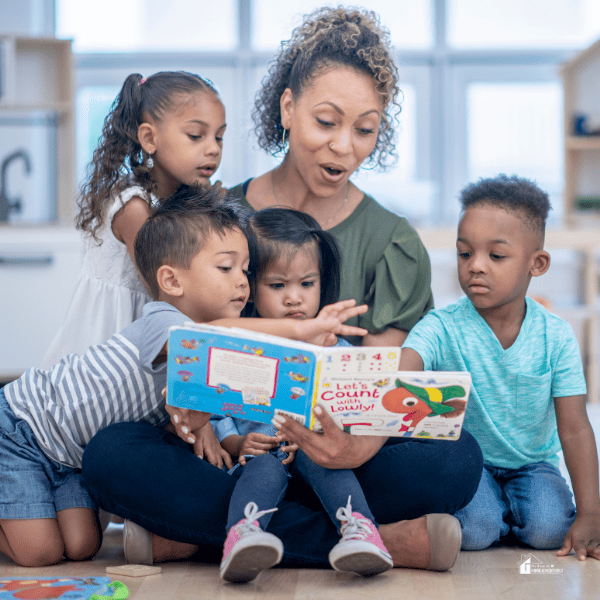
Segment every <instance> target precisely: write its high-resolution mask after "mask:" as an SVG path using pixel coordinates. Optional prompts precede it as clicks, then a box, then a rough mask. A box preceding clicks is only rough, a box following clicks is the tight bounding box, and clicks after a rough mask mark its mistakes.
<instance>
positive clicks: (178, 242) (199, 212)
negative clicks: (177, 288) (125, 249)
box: [134, 185, 247, 299]
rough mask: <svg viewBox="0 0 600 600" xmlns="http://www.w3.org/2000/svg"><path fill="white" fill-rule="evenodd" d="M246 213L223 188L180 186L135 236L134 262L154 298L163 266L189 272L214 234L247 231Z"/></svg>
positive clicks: (151, 215) (156, 295) (157, 291)
mask: <svg viewBox="0 0 600 600" xmlns="http://www.w3.org/2000/svg"><path fill="white" fill-rule="evenodd" d="M246 217H247V213H246V211H245V210H244V209H243V208H241V206H240V205H239V204H238V202H237V200H235V199H234V198H233V196H231V195H230V194H229V193H228V192H227V193H224V191H223V190H222V189H221V187H220V186H212V187H201V186H188V185H180V186H179V187H178V188H177V190H176V191H175V193H174V194H173V195H172V196H171V197H169V198H167V199H166V200H165V201H164V202H163V203H162V204H161V205H160V206H159V207H158V208H156V209H155V210H154V211H153V212H152V213H151V214H150V216H149V217H148V219H147V220H146V221H145V222H144V224H143V225H142V227H141V228H140V230H139V231H138V233H137V235H136V237H135V243H134V252H135V262H136V264H137V267H138V270H139V272H140V274H141V276H142V277H143V278H144V281H145V282H146V283H147V285H148V287H149V289H150V293H151V294H152V297H153V298H155V299H156V298H158V293H159V286H158V281H157V279H156V273H157V271H158V269H159V268H160V267H161V266H162V265H170V266H173V267H181V268H184V269H189V268H190V265H191V262H192V259H193V258H194V256H196V254H198V252H200V250H201V249H202V246H203V245H204V242H205V241H206V239H207V237H208V236H209V235H210V234H211V233H218V234H219V235H224V234H225V232H226V230H233V229H236V228H238V229H241V230H242V231H244V228H245V222H246Z"/></svg>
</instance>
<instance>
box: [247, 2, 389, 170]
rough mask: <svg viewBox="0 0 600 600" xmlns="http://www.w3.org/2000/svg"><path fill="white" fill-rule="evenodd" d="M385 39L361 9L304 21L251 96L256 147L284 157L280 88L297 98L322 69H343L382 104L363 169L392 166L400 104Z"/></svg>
mask: <svg viewBox="0 0 600 600" xmlns="http://www.w3.org/2000/svg"><path fill="white" fill-rule="evenodd" d="M389 37H390V36H389V31H388V30H387V29H385V28H384V27H383V26H381V25H380V23H379V16H378V15H377V14H376V13H374V12H371V11H367V10H365V9H361V8H344V7H341V6H340V7H338V8H327V7H324V8H319V9H317V10H315V11H314V12H312V13H311V14H309V15H306V16H305V17H304V21H303V23H302V25H300V26H299V27H297V28H296V29H294V31H293V32H292V37H291V39H289V40H288V41H286V42H282V44H281V52H280V53H279V55H278V56H277V57H276V58H275V59H274V60H273V62H272V63H271V65H270V67H269V73H268V75H267V76H266V77H265V79H264V80H263V82H262V87H261V89H260V90H259V92H258V93H257V95H256V98H255V102H254V111H253V113H252V118H253V120H254V131H255V133H256V136H257V138H258V144H259V146H260V147H261V148H262V149H263V150H266V151H267V152H270V153H271V154H274V155H277V154H279V153H282V152H284V151H285V145H284V143H283V140H282V136H283V126H282V125H281V108H280V104H279V101H280V99H281V96H282V94H283V92H284V91H285V90H286V88H290V90H291V91H292V94H293V96H294V98H298V97H299V96H300V94H301V93H302V91H303V90H304V89H305V88H306V87H308V86H310V84H311V82H312V81H313V80H314V78H315V76H316V75H317V74H318V73H320V72H322V71H323V69H326V68H327V67H335V66H348V67H350V68H353V69H356V70H358V71H361V72H364V73H367V74H368V75H369V76H370V77H371V78H372V79H373V82H374V84H375V87H376V89H377V92H378V93H379V95H380V96H381V99H382V104H383V115H382V119H381V124H380V126H379V132H378V136H377V142H376V144H375V148H374V149H373V151H372V152H371V154H370V156H369V157H368V159H367V161H366V164H367V165H369V166H373V167H374V166H377V167H379V168H381V169H385V168H386V167H388V166H390V165H391V164H394V162H395V161H396V159H397V155H396V153H395V144H394V136H395V125H396V124H397V119H398V114H399V113H400V104H399V102H398V101H397V100H396V98H397V95H398V91H399V89H398V70H397V68H396V65H395V64H394V61H393V59H392V51H391V44H390V41H389Z"/></svg>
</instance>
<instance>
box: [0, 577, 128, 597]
mask: <svg viewBox="0 0 600 600" xmlns="http://www.w3.org/2000/svg"><path fill="white" fill-rule="evenodd" d="M116 583H119V582H116ZM119 585H120V586H121V587H125V586H123V584H120V583H119ZM125 589H126V588H125ZM114 592H115V590H114V589H113V587H112V586H111V583H110V578H109V577H35V576H33V577H29V578H26V577H2V576H0V600H8V599H9V598H10V599H11V600H13V599H14V598H19V599H20V600H38V599H41V598H56V599H60V600H91V599H92V598H94V599H98V598H100V599H102V598H116V594H115V593H114ZM127 595H128V594H127ZM127 595H123V594H120V595H119V597H120V598H126V597H127Z"/></svg>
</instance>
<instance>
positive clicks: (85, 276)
mask: <svg viewBox="0 0 600 600" xmlns="http://www.w3.org/2000/svg"><path fill="white" fill-rule="evenodd" d="M224 132H225V108H224V107H223V103H222V102H221V100H220V98H219V95H218V93H217V91H216V90H215V88H214V87H213V86H212V84H211V83H210V82H208V81H206V80H204V79H202V78H201V77H199V76H198V75H193V74H191V73H185V72H182V71H180V72H168V71H167V72H161V73H156V74H155V75H152V76H151V77H148V79H145V78H143V77H142V76H141V75H139V74H132V75H129V77H127V79H126V80H125V83H124V84H123V87H122V88H121V91H120V92H119V95H118V96H117V98H116V100H115V102H114V104H113V106H112V109H111V111H110V113H109V114H108V116H107V117H106V120H105V122H104V128H103V130H102V138H101V140H100V144H99V146H98V147H97V148H96V150H95V152H94V156H93V159H92V162H91V164H90V174H89V177H88V180H87V182H86V183H85V184H84V186H83V188H82V190H81V194H80V197H79V199H78V206H79V214H78V216H77V227H78V228H79V229H81V230H82V231H84V232H85V233H86V234H87V235H86V237H87V240H86V245H87V248H86V253H85V257H84V259H83V268H82V273H81V277H80V280H79V282H78V285H77V287H76V289H75V292H74V295H73V298H72V299H71V303H70V306H69V308H68V310H67V315H66V317H65V321H64V323H63V325H62V327H61V329H60V330H59V332H58V333H57V335H56V337H55V338H54V340H53V342H52V344H51V346H50V348H49V350H48V351H47V353H46V356H45V358H44V361H43V363H44V367H45V368H49V367H50V366H52V365H54V364H56V363H58V362H59V361H60V360H61V359H62V358H63V356H66V355H67V354H71V353H75V354H83V353H84V352H85V351H86V350H87V349H88V347H89V346H91V345H94V344H98V343H102V342H104V341H106V340H107V339H108V338H110V336H111V335H113V334H114V333H117V332H118V331H121V330H122V329H124V328H125V327H126V326H127V325H129V324H130V323H132V322H133V321H135V320H136V319H137V318H138V317H139V316H141V313H142V308H143V306H144V305H145V304H146V303H147V302H149V301H150V300H151V297H150V294H149V293H148V290H147V289H146V287H145V285H144V284H143V283H142V280H141V279H140V278H139V276H138V273H137V271H136V268H135V264H134V261H133V241H134V239H135V235H136V233H137V232H138V230H139V228H140V227H141V225H142V223H143V222H144V221H145V220H146V218H147V217H148V215H149V213H150V208H151V207H152V206H153V205H155V204H157V203H159V202H160V200H159V199H160V198H167V197H169V196H170V195H171V194H172V193H173V192H174V191H175V190H176V189H177V187H178V186H179V185H180V184H182V183H185V184H188V185H189V184H198V183H200V184H210V182H209V178H210V177H211V176H212V175H213V174H214V172H215V171H216V170H217V168H218V166H219V163H220V162H221V150H222V146H223V134H224Z"/></svg>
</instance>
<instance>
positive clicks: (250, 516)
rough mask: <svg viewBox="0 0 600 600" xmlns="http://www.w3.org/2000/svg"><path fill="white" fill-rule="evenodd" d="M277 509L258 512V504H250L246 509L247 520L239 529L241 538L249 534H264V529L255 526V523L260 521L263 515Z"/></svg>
mask: <svg viewBox="0 0 600 600" xmlns="http://www.w3.org/2000/svg"><path fill="white" fill-rule="evenodd" d="M276 510H277V508H269V509H268V510H258V506H257V505H256V502H248V504H246V508H244V516H245V517H246V520H245V521H243V522H242V523H240V525H239V528H238V535H239V536H240V537H242V536H244V535H246V534H248V533H257V532H262V529H261V528H260V527H258V526H257V525H255V524H254V521H258V519H260V518H261V517H262V516H263V515H266V514H267V513H271V512H275V511H276Z"/></svg>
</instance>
